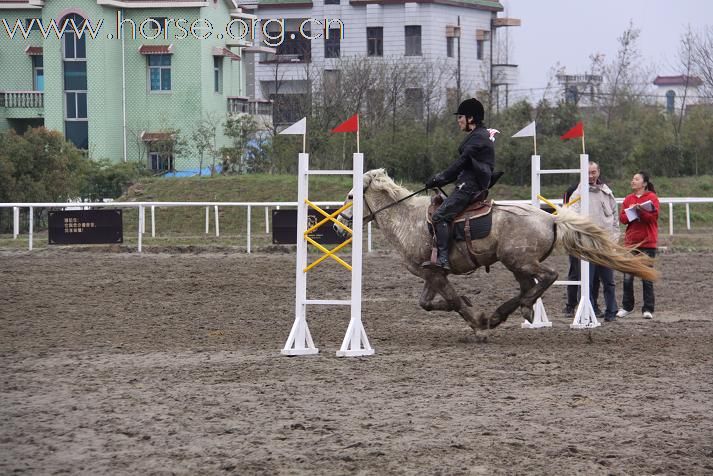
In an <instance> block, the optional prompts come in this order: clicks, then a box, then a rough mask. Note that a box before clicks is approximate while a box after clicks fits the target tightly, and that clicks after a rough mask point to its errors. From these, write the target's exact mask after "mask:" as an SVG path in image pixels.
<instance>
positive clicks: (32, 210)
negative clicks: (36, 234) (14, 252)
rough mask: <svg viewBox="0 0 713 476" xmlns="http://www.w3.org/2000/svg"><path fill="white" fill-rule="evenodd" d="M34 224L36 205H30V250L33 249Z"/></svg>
mask: <svg viewBox="0 0 713 476" xmlns="http://www.w3.org/2000/svg"><path fill="white" fill-rule="evenodd" d="M34 224H35V213H34V207H30V245H29V246H30V251H32V230H33V229H34Z"/></svg>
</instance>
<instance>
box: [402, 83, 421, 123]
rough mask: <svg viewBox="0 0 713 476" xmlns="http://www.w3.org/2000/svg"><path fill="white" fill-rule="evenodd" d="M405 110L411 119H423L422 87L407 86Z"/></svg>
mask: <svg viewBox="0 0 713 476" xmlns="http://www.w3.org/2000/svg"><path fill="white" fill-rule="evenodd" d="M406 110H407V111H408V113H409V114H410V115H411V117H412V119H423V89H421V88H409V89H407V90H406Z"/></svg>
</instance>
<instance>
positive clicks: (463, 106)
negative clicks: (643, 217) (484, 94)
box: [453, 98, 485, 124]
mask: <svg viewBox="0 0 713 476" xmlns="http://www.w3.org/2000/svg"><path fill="white" fill-rule="evenodd" d="M453 114H455V115H458V116H466V117H468V116H470V117H472V118H473V119H475V123H476V124H482V123H483V120H484V119H485V109H484V108H483V104H482V103H481V102H480V101H478V100H477V99H475V98H470V99H466V100H465V101H463V102H462V103H460V105H459V106H458V110H457V111H456V112H454V113H453Z"/></svg>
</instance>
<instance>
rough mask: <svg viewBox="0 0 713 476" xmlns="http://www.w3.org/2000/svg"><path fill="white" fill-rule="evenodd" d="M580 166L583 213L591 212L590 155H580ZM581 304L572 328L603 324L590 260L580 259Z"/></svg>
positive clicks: (588, 327)
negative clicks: (593, 294)
mask: <svg viewBox="0 0 713 476" xmlns="http://www.w3.org/2000/svg"><path fill="white" fill-rule="evenodd" d="M579 168H580V169H581V171H580V175H579V183H580V191H579V192H580V197H581V199H580V210H581V212H582V215H588V214H589V155H587V154H580V155H579ZM579 265H580V266H579V282H580V288H579V294H580V299H579V305H578V306H577V312H576V313H575V315H574V320H573V321H572V324H570V325H569V327H570V328H571V329H591V328H594V327H599V326H601V323H600V322H599V321H598V320H597V316H596V314H594V309H593V308H592V303H591V301H590V300H589V262H588V261H584V260H580V261H579Z"/></svg>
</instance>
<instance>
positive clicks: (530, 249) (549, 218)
mask: <svg viewBox="0 0 713 476" xmlns="http://www.w3.org/2000/svg"><path fill="white" fill-rule="evenodd" d="M409 195H411V192H410V191H409V190H407V189H405V188H403V187H401V186H399V185H397V184H396V183H394V181H393V180H392V179H391V178H390V177H389V176H388V175H387V173H386V172H385V171H384V170H383V169H376V170H370V171H368V172H367V173H365V174H364V215H365V222H366V221H367V220H373V221H375V223H376V225H377V227H378V228H379V229H380V230H381V232H382V233H383V234H384V236H385V238H386V240H387V241H388V242H389V243H390V244H391V245H392V246H393V247H394V249H395V250H396V251H397V252H398V253H399V254H400V255H401V257H402V259H403V261H404V263H405V265H406V268H407V269H408V270H409V271H410V272H411V273H413V274H414V275H416V276H418V277H420V278H422V279H423V280H424V281H425V284H424V287H423V291H422V292H421V297H420V299H419V304H420V306H421V307H422V308H423V309H425V310H427V311H456V312H457V313H458V314H460V315H461V317H463V319H464V320H465V321H466V322H467V323H468V325H469V326H470V327H471V328H472V329H473V330H474V331H478V330H482V329H492V328H494V327H496V326H498V325H499V324H501V323H502V322H504V321H505V320H506V319H507V318H508V316H509V315H510V314H512V313H513V312H514V311H515V310H516V309H517V308H518V307H519V308H520V310H521V312H522V315H523V317H524V318H525V319H526V320H528V321H529V322H532V318H533V310H532V307H533V305H534V304H535V302H536V301H537V299H538V298H539V297H540V296H542V294H543V293H544V292H545V291H546V290H547V288H549V287H550V286H551V285H552V283H554V282H555V281H556V280H557V272H556V271H555V270H554V269H552V268H551V267H550V266H548V265H546V264H544V263H543V261H544V260H545V259H546V258H547V257H548V256H549V255H550V253H551V252H552V250H553V249H554V248H555V247H558V246H559V247H561V248H563V249H564V250H565V251H566V252H567V253H568V254H570V255H573V256H576V257H578V258H580V259H584V260H586V261H589V262H591V263H596V264H599V265H602V266H606V267H608V268H612V269H616V270H618V271H622V272H625V273H629V274H633V275H635V276H638V277H640V278H642V279H646V280H649V281H652V280H656V279H657V278H658V273H657V272H656V270H654V268H653V261H652V260H651V259H650V258H649V257H648V256H645V255H638V254H632V252H631V249H629V248H626V247H624V246H621V245H618V244H617V243H615V242H613V241H612V240H611V239H610V238H609V236H608V233H607V231H605V230H604V229H602V228H600V227H599V226H597V225H595V224H594V223H592V222H591V221H590V220H589V219H588V218H586V217H584V216H581V215H579V214H577V213H575V212H573V211H571V210H569V209H567V208H558V209H557V212H558V213H557V215H552V214H549V213H547V212H544V211H542V210H540V209H539V208H537V207H533V206H531V205H505V204H497V203H496V204H495V205H494V206H493V209H492V212H491V213H492V215H493V216H492V229H491V232H490V234H489V235H488V236H487V237H485V238H482V239H478V240H473V241H472V242H471V245H472V248H473V251H474V253H475V254H476V256H477V262H475V261H474V260H473V259H472V258H471V257H470V256H469V253H468V249H467V247H466V244H465V242H463V241H459V242H452V243H451V246H450V251H449V258H450V263H451V272H452V273H453V274H466V273H470V272H472V271H474V270H475V269H477V268H478V267H481V266H490V265H492V264H494V263H496V262H498V261H500V262H501V263H502V264H503V265H504V266H505V267H506V268H507V269H508V270H510V272H512V273H513V275H515V279H517V282H518V283H519V285H520V293H519V294H518V295H517V296H514V297H513V298H511V299H509V300H508V301H506V302H504V303H503V304H501V305H500V306H499V307H498V308H497V309H496V310H495V312H493V313H492V315H490V316H486V314H485V313H484V312H480V313H478V314H477V315H476V314H475V313H474V312H473V310H472V305H471V303H470V300H469V299H468V298H466V297H465V296H460V295H459V294H458V293H457V292H456V290H455V288H454V287H453V285H452V284H451V283H450V282H449V281H448V276H447V275H446V274H445V273H443V272H441V271H438V270H428V269H424V268H422V267H421V264H422V263H423V262H424V261H428V260H429V259H430V257H431V237H430V235H429V233H428V229H427V226H426V213H427V209H428V205H429V203H430V200H429V198H428V197H425V196H417V197H413V198H409V199H408V200H404V201H400V200H402V199H404V198H406V197H408V196H409ZM351 200H352V193H351V192H350V193H349V195H348V196H347V199H346V201H345V204H346V203H347V202H350V201H351ZM385 207H388V208H385ZM382 209H383V210H382ZM351 218H352V214H351V208H349V209H348V210H347V211H346V212H344V213H342V215H341V216H340V217H339V220H340V221H341V222H342V223H348V224H349V225H351ZM336 228H337V230H338V231H341V228H339V227H336ZM437 295H440V296H441V298H442V299H437V300H434V298H436V296H437Z"/></svg>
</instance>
